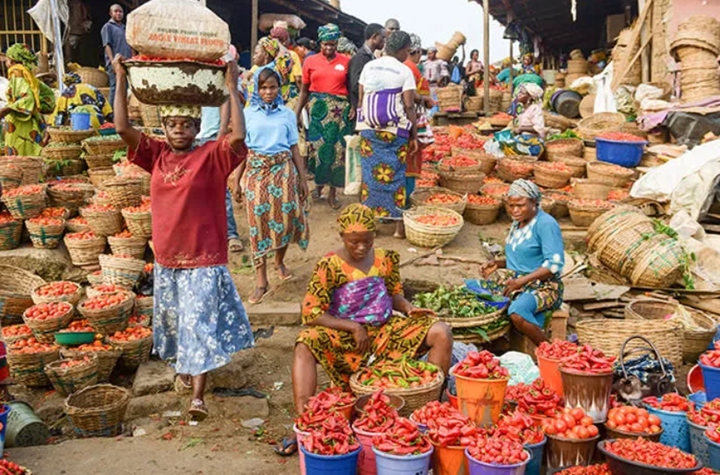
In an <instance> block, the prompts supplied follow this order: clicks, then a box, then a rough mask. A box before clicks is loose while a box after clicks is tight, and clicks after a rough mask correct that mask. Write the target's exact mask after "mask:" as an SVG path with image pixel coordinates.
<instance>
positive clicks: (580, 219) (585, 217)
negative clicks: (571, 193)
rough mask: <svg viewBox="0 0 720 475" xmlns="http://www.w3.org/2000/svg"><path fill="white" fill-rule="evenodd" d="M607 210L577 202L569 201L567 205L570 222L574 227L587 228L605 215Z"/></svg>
mask: <svg viewBox="0 0 720 475" xmlns="http://www.w3.org/2000/svg"><path fill="white" fill-rule="evenodd" d="M608 210H609V208H605V207H601V206H588V205H585V204H581V203H579V202H578V201H577V200H571V201H570V202H569V203H568V211H569V212H570V221H572V223H573V224H574V225H575V226H578V227H582V228H588V227H590V226H591V225H592V223H594V222H595V220H596V219H597V218H599V217H600V216H601V215H603V214H604V213H606V212H607V211H608Z"/></svg>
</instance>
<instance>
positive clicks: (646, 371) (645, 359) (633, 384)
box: [613, 335, 676, 405]
mask: <svg viewBox="0 0 720 475" xmlns="http://www.w3.org/2000/svg"><path fill="white" fill-rule="evenodd" d="M636 339H638V340H642V341H643V342H645V343H647V344H648V345H649V347H638V348H633V349H631V350H627V351H626V350H625V347H626V346H627V344H628V343H629V342H630V341H632V340H636ZM640 352H649V354H648V355H645V356H641V357H639V358H635V359H633V360H629V361H627V362H626V361H625V358H626V357H627V356H629V355H632V354H634V353H640ZM650 356H652V357H653V358H652V359H651V358H650ZM628 366H629V367H630V369H628ZM668 370H669V371H668ZM613 392H614V393H615V394H617V398H618V401H620V402H622V403H627V404H632V405H640V403H641V402H642V400H643V399H644V398H646V397H650V396H655V397H658V398H659V397H662V396H663V395H665V394H668V393H672V392H676V388H675V378H674V376H673V373H672V364H670V362H668V361H667V360H665V359H663V358H662V356H661V355H660V352H658V350H657V348H655V345H653V344H652V342H650V341H649V340H648V339H647V338H645V337H642V336H639V335H636V336H632V337H630V338H628V339H627V340H625V342H624V343H623V345H622V348H621V349H620V368H619V370H618V368H616V369H615V371H614V373H613Z"/></svg>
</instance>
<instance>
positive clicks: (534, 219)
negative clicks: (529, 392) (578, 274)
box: [482, 180, 565, 345]
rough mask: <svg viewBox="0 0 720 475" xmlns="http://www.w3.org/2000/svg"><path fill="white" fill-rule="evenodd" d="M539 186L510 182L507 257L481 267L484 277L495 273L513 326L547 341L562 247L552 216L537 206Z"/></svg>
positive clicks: (558, 291)
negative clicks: (509, 223)
mask: <svg viewBox="0 0 720 475" xmlns="http://www.w3.org/2000/svg"><path fill="white" fill-rule="evenodd" d="M541 199H542V194H541V193H540V190H539V189H538V187H537V185H535V184H534V183H532V182H530V181H527V180H517V181H515V182H514V183H513V184H512V185H511V186H510V191H509V192H508V204H507V209H508V212H509V213H510V215H511V216H512V219H513V223H512V226H511V227H510V232H509V233H508V236H507V239H506V241H505V259H502V260H496V261H490V262H487V263H486V264H484V265H483V268H482V270H483V273H484V274H485V277H486V278H487V277H488V276H489V275H490V274H493V273H495V276H496V277H497V279H496V280H497V281H498V283H500V284H502V285H504V287H505V296H507V297H510V299H511V303H510V307H509V308H508V314H509V315H510V320H511V321H512V324H513V326H514V327H515V328H516V329H517V330H518V331H519V332H520V333H522V334H523V335H526V336H527V337H528V338H530V339H531V340H532V341H533V343H535V344H536V345H539V344H540V343H542V342H543V341H545V340H546V338H545V334H544V333H543V327H544V326H545V319H546V317H547V316H548V315H551V314H552V312H553V311H554V310H557V309H558V308H560V305H561V304H562V294H563V284H562V281H561V280H560V275H561V272H562V269H563V266H564V265H565V257H564V256H565V249H564V246H563V238H562V233H561V232H560V226H559V225H558V223H557V221H555V218H553V217H552V216H550V215H549V214H547V213H545V212H544V211H543V210H541V209H540V200H541Z"/></svg>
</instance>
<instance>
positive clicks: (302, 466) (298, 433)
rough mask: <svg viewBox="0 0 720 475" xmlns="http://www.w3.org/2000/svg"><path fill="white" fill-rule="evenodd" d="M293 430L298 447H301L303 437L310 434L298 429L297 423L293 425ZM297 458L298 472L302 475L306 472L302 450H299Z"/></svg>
mask: <svg viewBox="0 0 720 475" xmlns="http://www.w3.org/2000/svg"><path fill="white" fill-rule="evenodd" d="M293 431H294V432H295V437H297V442H298V447H302V444H303V441H304V440H305V437H307V436H308V435H310V434H309V433H308V432H303V431H301V430H300V429H298V427H297V424H295V425H293ZM298 458H299V459H300V473H301V474H302V475H305V474H306V473H307V471H306V469H305V452H303V451H302V450H301V451H299V452H298Z"/></svg>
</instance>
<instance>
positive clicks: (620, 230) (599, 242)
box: [588, 213, 655, 275]
mask: <svg viewBox="0 0 720 475" xmlns="http://www.w3.org/2000/svg"><path fill="white" fill-rule="evenodd" d="M606 214H607V213H606ZM635 216H640V215H637V214H636V215H633V216H631V217H630V218H628V221H633V222H632V223H630V224H626V223H625V222H621V223H619V224H618V226H617V228H616V229H615V230H612V231H609V232H608V233H605V234H596V235H595V236H600V238H598V239H596V240H593V241H592V246H593V247H595V248H596V253H595V255H596V256H597V258H598V259H599V260H600V262H601V263H602V264H603V265H605V266H606V267H608V268H609V269H610V270H612V271H614V272H617V273H621V272H622V271H624V270H626V271H627V272H631V271H632V270H634V269H635V267H636V266H637V263H638V258H639V257H641V255H642V254H641V251H642V248H643V247H644V246H647V245H651V246H652V245H655V243H654V241H653V242H649V241H648V240H647V239H646V238H645V236H646V235H647V234H648V233H652V232H654V228H653V226H652V224H651V223H650V222H649V220H648V223H642V222H640V223H638V222H637V221H635V219H634V217H635ZM602 219H604V215H603V216H601V217H600V218H598V219H597V220H596V221H595V223H597V222H598V221H601V220H602ZM595 223H593V224H595ZM635 223H637V224H635ZM648 228H649V229H648ZM588 236H591V233H590V231H588ZM603 236H605V237H603ZM593 237H594V236H593ZM588 246H590V244H589V245H588ZM588 249H590V247H588ZM626 275H627V274H626Z"/></svg>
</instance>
